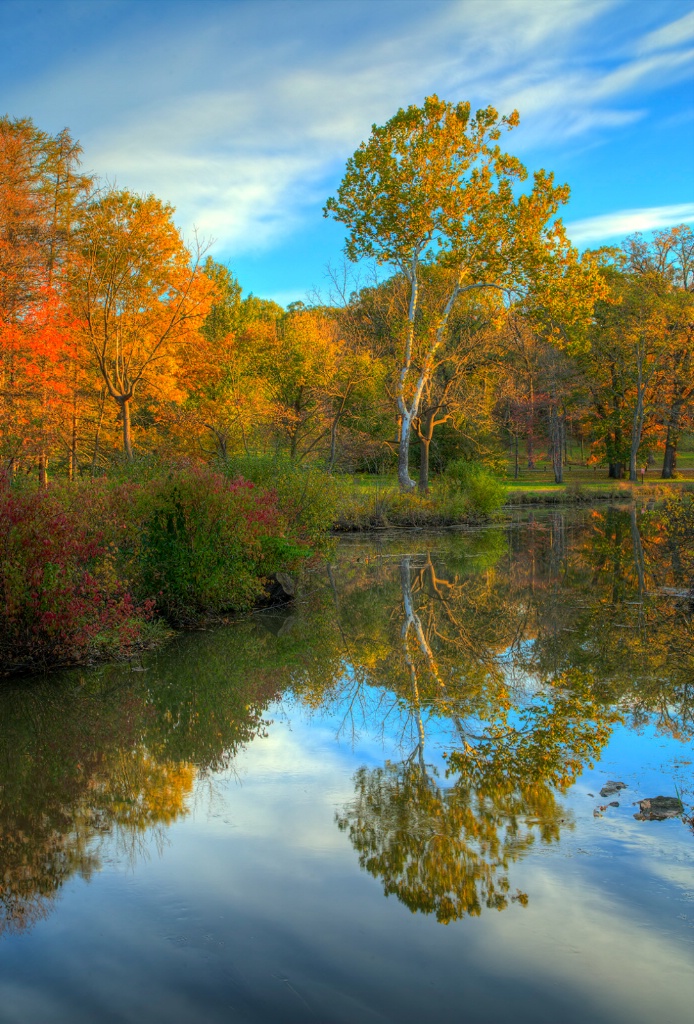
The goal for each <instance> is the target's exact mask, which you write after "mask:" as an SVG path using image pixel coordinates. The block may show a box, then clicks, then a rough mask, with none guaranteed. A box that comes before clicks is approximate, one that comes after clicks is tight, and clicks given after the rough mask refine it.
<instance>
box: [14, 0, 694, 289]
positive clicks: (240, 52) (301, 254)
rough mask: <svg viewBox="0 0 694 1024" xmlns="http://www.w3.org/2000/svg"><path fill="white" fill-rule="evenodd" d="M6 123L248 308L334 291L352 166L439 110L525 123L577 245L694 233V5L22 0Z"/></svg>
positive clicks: (647, 1) (533, 153)
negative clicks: (565, 190)
mask: <svg viewBox="0 0 694 1024" xmlns="http://www.w3.org/2000/svg"><path fill="white" fill-rule="evenodd" d="M0 41H1V42H2V53H3V61H2V64H1V65H0V97H1V99H0V112H6V113H8V114H9V115H10V116H13V117H23V116H29V117H32V118H33V119H34V121H35V122H36V124H37V125H38V126H39V127H41V128H43V129H45V130H47V131H51V132H54V131H58V130H59V129H61V128H63V127H65V126H67V127H68V128H70V130H71V132H72V134H73V136H74V137H76V138H77V139H79V140H80V141H81V143H82V145H83V147H84V166H85V167H86V168H87V169H89V170H93V171H96V172H97V173H98V174H99V175H101V176H103V177H106V178H108V179H109V180H111V181H114V180H115V181H116V182H117V184H118V185H120V186H123V187H128V188H132V189H134V190H136V191H143V192H154V193H155V194H156V195H158V196H160V197H161V198H162V199H166V200H168V201H169V202H171V203H172V204H173V205H174V206H175V207H176V210H177V212H176V220H177V223H178V224H179V226H180V227H181V228H182V229H183V231H184V233H186V234H190V232H191V230H192V227H193V225H196V226H197V228H198V229H199V231H200V232H201V233H202V234H203V235H204V236H207V237H211V238H213V239H215V241H214V245H213V249H212V252H213V254H214V255H215V257H216V258H218V259H221V260H223V261H225V262H229V264H230V266H231V267H232V269H233V270H234V272H235V273H236V274H237V276H238V278H239V280H240V282H241V284H242V286H243V287H244V290H245V291H246V292H248V291H253V292H255V293H256V294H258V295H262V296H264V297H268V298H275V299H277V301H280V302H283V303H285V302H289V301H291V300H292V299H303V298H305V297H306V293H307V292H310V291H311V290H313V289H316V288H318V289H324V288H325V287H326V279H325V267H326V264H327V263H328V262H331V263H336V262H338V261H339V259H340V249H341V245H342V232H341V229H340V227H339V226H338V225H337V224H334V223H332V222H329V221H326V220H324V219H323V217H322V213H321V211H322V207H323V204H324V202H325V199H326V198H327V196H329V195H331V194H332V193H333V192H334V191H335V189H336V187H337V185H338V184H339V181H340V178H341V175H342V171H343V168H344V162H345V160H346V158H347V157H348V156H349V155H350V154H351V153H352V152H353V151H354V149H355V148H356V147H357V145H358V144H359V142H360V141H361V140H362V139H363V138H366V137H367V136H368V134H369V131H370V127H371V124H372V123H374V122H376V123H383V122H384V121H385V120H387V119H388V118H389V117H390V116H391V115H392V114H393V113H394V112H395V111H396V110H397V109H398V107H400V106H403V105H406V104H408V103H413V102H414V103H419V102H421V100H422V99H423V97H424V96H426V95H428V94H430V93H432V92H437V93H438V94H439V95H440V96H442V97H445V98H446V99H450V100H470V102H471V103H472V105H473V108H476V107H478V106H486V105H488V104H489V103H492V104H493V105H494V106H496V107H497V108H498V109H499V110H500V111H501V112H508V111H510V110H512V109H514V108H517V109H518V110H519V111H520V114H521V126H520V128H518V129H517V130H516V131H514V132H513V133H512V134H511V135H510V136H509V137H508V138H507V143H508V149H509V150H510V151H511V152H515V153H516V154H517V155H519V156H520V157H521V158H522V159H523V161H524V162H525V163H526V165H527V166H528V169H529V170H530V171H532V170H533V169H536V168H539V167H545V168H547V169H550V170H553V171H554V172H555V173H556V176H557V179H558V180H559V181H567V182H568V183H569V184H570V186H571V190H572V198H571V202H570V204H569V206H568V207H567V208H565V211H564V221H565V222H566V223H567V224H568V225H569V234H570V236H571V237H572V238H573V240H574V241H575V242H576V243H577V244H579V245H581V246H585V245H590V246H593V245H598V244H602V243H603V242H614V241H618V240H620V239H621V238H623V237H624V236H625V235H627V234H629V233H630V232H633V231H635V230H643V231H648V230H651V229H653V228H657V227H666V226H668V225H670V224H675V223H681V222H682V221H687V222H689V223H694V172H693V170H692V168H694V85H693V78H694V74H693V73H694V3H691V2H684V0H658V2H651V0H194V2H187V0H179V2H171V0H89V2H81V0H49V2H43V3H42V2H35V0H4V2H2V3H0Z"/></svg>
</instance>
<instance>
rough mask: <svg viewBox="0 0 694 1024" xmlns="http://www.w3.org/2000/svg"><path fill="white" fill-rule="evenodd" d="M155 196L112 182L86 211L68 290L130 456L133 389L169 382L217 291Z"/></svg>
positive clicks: (169, 209) (198, 249)
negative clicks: (120, 187)
mask: <svg viewBox="0 0 694 1024" xmlns="http://www.w3.org/2000/svg"><path fill="white" fill-rule="evenodd" d="M172 217H173V208H172V207H171V206H169V205H167V204H165V203H162V202H161V201H160V200H158V199H156V198H155V197H154V196H151V195H149V196H138V195H134V194H133V193H131V192H127V191H118V190H116V189H109V190H108V191H106V192H105V193H104V194H102V195H100V196H98V197H97V198H96V199H95V200H94V201H93V202H92V203H90V204H89V206H88V207H87V209H86V210H85V211H84V215H83V219H82V224H81V227H80V232H79V260H78V263H77V266H76V269H75V272H74V273H73V276H72V296H73V303H74V307H75V309H76V312H77V313H78V315H79V318H80V320H81V322H82V325H83V327H82V329H83V333H84V337H85V340H86V344H87V346H88V348H89V350H90V352H91V355H92V358H93V360H94V364H95V368H96V370H97V373H98V374H99V375H100V376H101V378H102V379H103V382H104V385H105V387H106V389H107V391H108V394H109V396H110V397H111V398H112V399H113V401H114V402H115V403H116V404H117V406H118V409H119V413H120V416H121V419H122V429H123V451H124V453H125V456H126V458H127V459H128V460H131V459H132V458H133V448H132V434H131V407H132V403H133V401H134V399H135V394H136V392H137V391H138V390H144V389H145V388H150V389H154V388H155V387H156V388H159V390H160V391H161V390H162V389H163V390H164V391H166V390H167V389H170V388H171V387H172V386H173V383H174V381H175V372H176V369H177V359H178V357H180V355H181V353H182V352H183V350H184V349H185V347H186V346H189V345H194V344H195V343H196V339H197V337H198V334H197V330H198V328H199V327H200V325H201V324H202V323H203V321H204V319H205V316H206V315H207V312H208V310H209V307H210V303H211V301H212V298H213V294H214V283H213V282H212V281H210V279H209V278H208V277H206V276H205V275H204V274H203V273H202V270H201V269H200V259H201V257H202V248H201V246H199V245H198V246H197V247H196V251H195V252H194V253H193V255H192V256H191V253H190V252H189V251H188V249H187V248H186V246H185V244H184V243H183V240H182V238H181V236H180V234H179V233H178V230H177V228H176V226H175V225H174V223H173V219H172Z"/></svg>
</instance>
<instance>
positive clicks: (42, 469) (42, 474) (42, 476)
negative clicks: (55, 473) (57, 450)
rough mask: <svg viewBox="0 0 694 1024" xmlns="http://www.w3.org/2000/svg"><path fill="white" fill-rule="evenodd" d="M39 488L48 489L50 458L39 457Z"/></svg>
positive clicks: (45, 456)
mask: <svg viewBox="0 0 694 1024" xmlns="http://www.w3.org/2000/svg"><path fill="white" fill-rule="evenodd" d="M39 487H41V488H45V487H48V456H47V455H39Z"/></svg>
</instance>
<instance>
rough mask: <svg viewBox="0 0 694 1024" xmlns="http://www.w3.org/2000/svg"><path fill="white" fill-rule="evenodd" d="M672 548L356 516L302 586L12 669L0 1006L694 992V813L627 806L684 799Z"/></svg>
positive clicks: (84, 1007) (689, 999)
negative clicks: (267, 601) (692, 823)
mask: <svg viewBox="0 0 694 1024" xmlns="http://www.w3.org/2000/svg"><path fill="white" fill-rule="evenodd" d="M688 555H689V553H688V552H682V550H681V549H676V548H674V547H672V546H671V545H669V544H668V542H667V538H664V537H662V536H660V535H659V534H658V533H657V532H656V531H655V529H654V528H652V527H650V526H649V525H648V523H647V522H646V521H645V520H640V519H637V517H635V516H633V515H630V513H629V512H624V511H619V510H608V511H605V510H603V511H600V512H585V513H581V514H579V515H571V516H568V515H567V514H564V513H561V512H553V513H551V514H547V515H543V516H539V517H535V519H534V520H531V521H527V520H526V521H523V522H517V523H509V524H507V525H506V526H505V527H503V528H494V529H485V530H480V531H473V532H467V533H466V532H457V531H456V532H445V533H441V534H436V535H424V534H418V533H402V534H400V535H397V536H394V537H383V538H381V539H380V540H379V542H378V543H376V542H375V541H374V540H373V539H371V540H367V539H363V538H356V539H354V538H347V539H345V540H343V541H341V542H340V543H339V544H338V545H337V548H336V551H335V554H334V557H333V558H332V559H331V565H330V567H329V568H326V567H322V568H317V569H316V570H315V572H314V573H313V574H311V575H310V576H309V578H308V579H307V580H306V582H305V584H304V587H303V591H302V595H301V597H300V599H299V601H298V602H297V604H296V605H295V606H293V607H291V608H286V609H283V610H280V611H276V612H265V613H263V614H259V615H255V616H253V617H252V618H250V619H248V620H245V621H243V622H239V623H237V624H235V625H234V626H232V627H229V628H225V629H221V630H217V631H210V632H198V633H194V634H189V635H187V636H184V637H181V638H179V639H177V640H176V641H175V642H173V643H172V644H171V645H170V646H169V647H168V648H166V649H165V650H163V651H160V652H158V653H156V654H153V655H150V656H146V657H145V658H143V660H142V662H141V663H135V664H133V665H125V666H107V667H104V668H100V669H95V670H89V671H80V672H71V673H66V674H63V675H62V676H59V677H53V678H51V679H49V680H46V681H40V680H39V681H35V680H34V681H22V682H17V681H15V682H12V683H9V682H5V683H4V684H3V690H2V692H0V1021H3V1022H13V1024H14V1022H23V1024H24V1022H41V1024H44V1022H45V1024H49V1022H63V1021H65V1022H71V1024H72V1022H74V1024H82V1022H93V1021H99V1022H110V1021H113V1022H120V1021H128V1022H130V1021H132V1022H138V1024H139V1022H142V1021H146V1022H156V1024H158V1022H162V1024H163V1022H166V1024H178V1022H201V1024H208V1022H209V1024H217V1022H225V1024H226V1022H234V1024H236V1022H239V1024H241V1022H285V1021H287V1022H290V1021H291V1022H294V1021H296V1022H312V1021H317V1022H321V1024H329V1022H360V1024H361V1022H366V1024H368V1022H385V1021H390V1022H394V1024H401V1022H410V1021H411V1022H420V1021H427V1020H432V1021H438V1022H442V1024H444V1022H458V1021H469V1022H490V1024H492V1022H504V1021H514V1022H521V1024H522V1022H526V1021H527V1022H533V1024H539V1022H545V1021H546V1022H548V1024H549V1022H551V1024H556V1022H564V1024H571V1022H576V1024H579V1022H580V1024H583V1022H587V1021H591V1022H622V1021H623V1022H625V1024H626V1022H629V1024H638V1022H643V1024H651V1022H653V1021H662V1022H672V1024H684V1022H685V1021H686V1022H689V1021H690V1020H691V1013H692V1005H693V1004H694V872H693V866H694V856H693V854H694V834H693V833H692V830H691V828H690V827H689V826H688V824H687V823H686V822H685V821H683V820H681V819H680V818H675V819H673V820H667V821H649V820H637V819H635V818H634V814H635V812H637V811H638V810H639V807H638V806H635V804H634V802H635V801H637V800H641V799H643V798H648V797H654V796H657V795H660V794H662V795H666V796H676V795H677V794H679V795H680V797H681V798H682V801H683V805H684V810H685V813H686V812H691V807H692V803H694V785H693V783H692V761H694V756H693V752H692V733H693V717H692V698H693V690H694V628H693V624H692V618H691V615H690V612H689V608H688V605H687V604H686V602H685V601H683V600H681V599H679V598H678V597H677V596H676V592H677V591H678V590H681V589H682V587H683V584H684V582H686V581H685V580H684V577H683V572H684V571H685V570H684V569H683V565H686V562H687V558H688ZM609 780H616V781H620V782H623V783H624V784H625V786H626V788H624V789H622V790H621V791H620V792H619V793H617V794H615V795H611V796H609V797H605V798H603V797H601V796H600V795H599V791H600V789H601V787H603V786H604V785H605V783H606V782H607V781H609ZM613 801H616V802H617V803H618V804H619V806H616V807H615V806H611V803H612V802H613ZM601 808H602V809H601Z"/></svg>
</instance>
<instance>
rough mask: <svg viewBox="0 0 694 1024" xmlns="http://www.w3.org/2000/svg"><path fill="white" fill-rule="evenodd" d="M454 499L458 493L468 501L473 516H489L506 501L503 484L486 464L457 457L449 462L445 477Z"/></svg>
mask: <svg viewBox="0 0 694 1024" xmlns="http://www.w3.org/2000/svg"><path fill="white" fill-rule="evenodd" d="M444 479H445V481H446V483H447V484H448V488H447V489H448V491H449V494H450V495H451V497H450V498H449V500H452V499H453V497H454V496H455V495H456V494H457V495H460V496H462V497H464V498H465V499H466V501H467V503H468V511H469V513H470V514H471V515H473V516H489V515H491V514H492V513H493V512H497V511H498V510H499V509H500V508H501V506H502V505H503V504H504V501H505V497H506V496H505V491H504V487H503V484H502V483H501V481H500V480H498V479H497V477H495V476H494V474H493V473H492V472H491V471H490V470H489V469H487V467H486V466H482V465H480V463H478V462H467V461H466V460H464V459H456V460H455V461H453V462H449V464H448V466H447V468H446V473H445V477H444Z"/></svg>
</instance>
